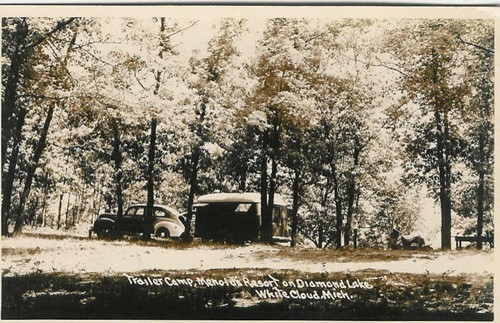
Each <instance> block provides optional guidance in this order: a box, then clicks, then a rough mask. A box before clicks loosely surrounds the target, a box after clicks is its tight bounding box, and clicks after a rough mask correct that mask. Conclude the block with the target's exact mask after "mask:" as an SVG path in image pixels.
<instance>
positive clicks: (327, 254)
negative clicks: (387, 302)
mask: <svg viewBox="0 0 500 323" xmlns="http://www.w3.org/2000/svg"><path fill="white" fill-rule="evenodd" d="M438 252H441V251H439V250H383V249H369V248H363V249H353V248H343V249H303V248H289V247H280V248H279V251H278V252H277V253H276V254H275V255H276V256H277V257H283V258H289V259H293V260H298V261H307V260H309V261H318V259H321V260H322V261H324V262H365V261H395V260H404V259H410V258H414V257H419V258H424V259H432V258H434V257H435V256H436V254H437V253H438ZM259 256H261V257H263V258H266V257H268V256H269V255H268V254H267V256H266V253H262V254H261V255H259Z"/></svg>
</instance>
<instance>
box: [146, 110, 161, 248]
mask: <svg viewBox="0 0 500 323" xmlns="http://www.w3.org/2000/svg"><path fill="white" fill-rule="evenodd" d="M157 123H158V121H157V120H156V119H155V118H153V119H151V139H150V143H149V154H148V173H147V178H148V184H147V187H148V201H147V206H146V216H145V218H144V225H145V227H144V231H143V232H144V239H147V240H149V239H150V238H151V233H153V232H152V231H153V212H154V209H153V207H154V166H155V150H156V125H157Z"/></svg>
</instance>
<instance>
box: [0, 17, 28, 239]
mask: <svg viewBox="0 0 500 323" xmlns="http://www.w3.org/2000/svg"><path fill="white" fill-rule="evenodd" d="M27 35H28V24H27V23H26V21H25V20H24V19H23V20H22V21H21V22H20V23H19V24H18V25H17V28H16V45H15V46H16V48H15V50H14V51H13V56H12V57H11V58H10V61H11V63H10V70H9V73H8V76H7V83H6V85H5V92H4V97H3V100H2V169H3V167H4V165H5V162H6V157H7V146H8V143H9V141H10V139H11V135H12V125H13V122H12V121H13V120H11V118H12V116H13V114H14V107H15V106H16V101H17V95H18V85H19V81H20V79H21V70H22V69H23V65H24V63H25V62H26V58H27V55H28V53H27V50H26V49H25V44H26V37H27ZM14 141H15V140H14ZM13 144H14V145H15V144H16V142H14V143H13ZM2 231H3V230H2Z"/></svg>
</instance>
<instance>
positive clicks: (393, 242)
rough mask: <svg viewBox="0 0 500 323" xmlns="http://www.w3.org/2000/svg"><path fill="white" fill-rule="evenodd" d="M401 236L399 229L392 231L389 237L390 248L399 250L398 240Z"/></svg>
mask: <svg viewBox="0 0 500 323" xmlns="http://www.w3.org/2000/svg"><path fill="white" fill-rule="evenodd" d="M400 235H401V232H399V230H397V229H392V232H391V235H390V236H389V248H391V249H392V250H395V249H399V246H398V239H399V236H400Z"/></svg>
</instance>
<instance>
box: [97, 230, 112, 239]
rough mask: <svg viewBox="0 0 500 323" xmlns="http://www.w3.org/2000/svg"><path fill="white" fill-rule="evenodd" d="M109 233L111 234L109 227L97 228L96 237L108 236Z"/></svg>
mask: <svg viewBox="0 0 500 323" xmlns="http://www.w3.org/2000/svg"><path fill="white" fill-rule="evenodd" d="M110 235H111V229H110V228H100V229H99V230H97V237H98V238H108V237H109V236H110Z"/></svg>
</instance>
